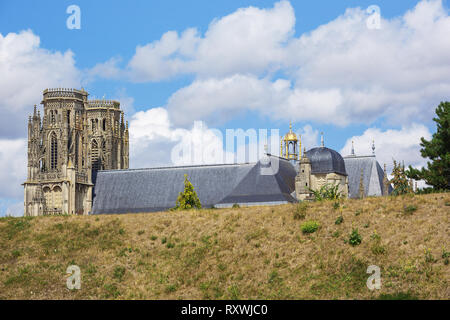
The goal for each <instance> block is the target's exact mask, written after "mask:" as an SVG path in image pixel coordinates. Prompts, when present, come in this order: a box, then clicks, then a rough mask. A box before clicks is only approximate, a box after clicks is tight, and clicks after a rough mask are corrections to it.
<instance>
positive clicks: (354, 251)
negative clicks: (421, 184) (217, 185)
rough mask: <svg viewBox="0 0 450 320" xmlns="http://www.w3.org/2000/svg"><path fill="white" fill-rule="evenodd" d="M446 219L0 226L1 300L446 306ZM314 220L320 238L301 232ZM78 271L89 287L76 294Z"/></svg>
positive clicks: (409, 212)
mask: <svg viewBox="0 0 450 320" xmlns="http://www.w3.org/2000/svg"><path fill="white" fill-rule="evenodd" d="M449 214H450V194H448V193H446V194H431V195H420V196H419V195H415V196H414V195H410V196H403V197H387V198H367V199H364V200H346V201H344V202H343V203H342V204H341V205H340V207H337V206H335V205H334V203H333V202H332V201H325V202H322V203H310V204H308V206H307V207H305V206H303V205H294V204H289V205H282V206H272V207H270V206H267V207H250V208H233V209H209V210H206V209H205V210H196V211H185V212H158V213H150V214H128V215H101V216H53V217H36V218H1V219H0V298H1V299H98V298H100V299H103V298H106V299H353V298H357V299H378V298H385V299H389V298H419V299H448V298H449V297H450V287H449V279H450V265H449V259H450V236H449V235H450V232H449V231H450V230H449V226H450V224H449ZM339 216H342V218H343V219H340V218H339V219H338V217H339ZM308 221H316V222H317V223H318V225H319V227H318V229H317V230H316V231H315V232H313V233H303V232H302V230H301V226H302V225H303V224H304V223H305V222H308ZM340 221H341V223H339V222H340ZM309 224H310V229H304V230H306V231H313V230H314V224H313V223H309ZM311 225H312V228H311ZM353 229H357V230H358V234H359V235H360V236H361V243H360V244H359V245H355V246H352V245H351V244H350V241H349V235H350V233H351V232H352V230H353ZM357 238H358V237H354V239H353V240H355V239H357ZM356 242H357V241H356ZM73 264H75V265H78V266H79V267H80V268H81V278H82V280H81V281H82V283H81V289H80V290H73V291H70V290H68V289H67V288H66V278H67V275H66V269H67V267H68V266H69V265H73ZM369 265H377V266H379V267H380V268H381V279H382V288H381V290H374V291H370V290H369V289H368V288H367V287H366V280H367V278H368V277H369V274H367V273H366V270H367V267H368V266H369Z"/></svg>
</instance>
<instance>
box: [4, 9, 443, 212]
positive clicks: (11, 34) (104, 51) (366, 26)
mask: <svg viewBox="0 0 450 320" xmlns="http://www.w3.org/2000/svg"><path fill="white" fill-rule="evenodd" d="M72 4H76V5H78V6H79V8H80V10H81V29H68V28H67V26H66V20H67V18H68V17H69V16H70V14H68V13H66V9H67V7H68V6H69V5H72ZM371 5H376V6H378V8H379V9H380V15H381V18H380V21H379V24H377V23H376V19H375V20H374V17H375V16H374V15H373V11H372V10H368V8H369V7H370V6H371ZM449 35H450V17H449V6H448V2H446V1H438V0H433V1H376V2H373V1H254V0H253V1H250V0H246V1H243V0H242V1H238V0H233V1H230V0H227V1H222V0H220V1H208V0H195V1H194V0H192V1H172V0H170V1H137V0H134V1H133V0H129V1H126V2H121V3H120V4H119V3H115V2H111V1H76V2H73V1H58V2H55V1H39V2H38V1H33V2H32V1H20V0H19V1H2V2H0V215H4V214H6V213H8V214H21V213H22V212H23V208H22V202H23V187H22V186H21V183H23V182H24V180H25V178H26V124H27V118H28V115H29V114H31V112H32V108H33V105H34V104H39V103H40V101H41V97H42V90H44V89H45V88H49V87H64V88H81V87H84V88H85V89H86V90H87V91H88V92H89V93H90V96H91V98H93V97H96V98H102V97H105V98H107V99H117V100H119V101H120V102H121V104H122V108H123V109H124V110H125V112H126V118H127V119H128V120H129V121H130V138H131V146H130V166H131V167H135V168H136V167H152V166H161V165H173V164H179V163H182V161H181V162H180V161H178V160H176V159H174V150H175V149H176V147H177V146H180V145H183V146H185V145H187V144H189V143H190V142H191V141H194V142H195V143H194V148H195V147H196V145H195V144H199V143H200V144H202V145H221V143H222V141H223V143H224V142H225V139H223V140H222V141H221V139H220V135H221V134H222V135H223V136H225V132H226V130H227V129H239V128H241V129H243V130H248V129H255V130H257V131H258V130H259V129H268V130H270V129H279V130H280V133H281V134H284V133H285V131H287V130H288V127H289V121H292V122H293V127H294V129H295V131H297V133H299V134H301V135H302V141H303V144H304V146H306V147H307V148H311V147H314V146H316V145H318V144H319V140H320V132H322V131H323V132H324V136H325V144H326V146H328V147H330V148H333V149H335V150H338V151H340V152H341V153H342V154H343V155H347V154H349V153H350V148H351V141H352V140H353V141H354V144H355V151H356V153H357V154H370V153H371V149H370V148H371V141H372V140H375V145H376V155H377V159H378V161H379V162H380V163H381V164H383V163H386V164H387V165H388V168H389V167H390V166H391V164H392V159H396V160H400V161H405V164H407V165H408V164H411V165H413V166H415V167H421V166H423V165H424V164H425V163H426V161H425V160H424V159H422V158H421V157H420V153H419V149H420V147H419V142H420V137H425V138H427V139H428V138H430V137H431V134H432V133H433V132H434V130H435V126H434V123H433V121H432V117H433V114H434V109H435V108H436V106H437V105H438V104H439V102H440V101H445V100H449V99H450V77H449V76H448V75H449V74H450V55H449V52H450V36H449ZM263 143H264V141H258V145H259V146H260V148H259V149H260V150H259V153H261V151H262V150H261V149H262V148H261V145H262V144H263ZM240 147H242V146H237V147H236V148H237V149H239V148H240ZM237 149H236V150H237ZM225 151H226V152H224V154H227V155H229V152H228V151H229V150H225ZM197 160H198V161H199V162H202V161H203V162H205V161H208V159H197ZM216 160H217V159H216Z"/></svg>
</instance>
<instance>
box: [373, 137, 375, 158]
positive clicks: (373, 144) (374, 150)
mask: <svg viewBox="0 0 450 320" xmlns="http://www.w3.org/2000/svg"><path fill="white" fill-rule="evenodd" d="M372 154H373V155H375V140H372Z"/></svg>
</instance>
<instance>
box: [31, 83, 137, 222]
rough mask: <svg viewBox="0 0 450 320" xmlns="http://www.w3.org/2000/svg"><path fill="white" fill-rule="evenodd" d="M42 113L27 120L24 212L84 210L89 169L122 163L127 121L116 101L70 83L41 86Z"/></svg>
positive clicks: (87, 209) (125, 160)
mask: <svg viewBox="0 0 450 320" xmlns="http://www.w3.org/2000/svg"><path fill="white" fill-rule="evenodd" d="M41 104H42V105H43V108H44V112H43V117H42V118H41V115H40V112H39V111H37V108H36V106H35V107H34V112H33V116H32V117H30V118H29V120H28V174H27V181H25V183H24V188H25V195H24V206H25V207H24V213H25V216H38V215H46V214H89V212H90V211H91V207H92V187H93V184H92V175H93V173H95V171H96V170H101V169H126V168H128V157H129V156H128V145H129V140H128V124H126V125H125V124H124V117H123V111H121V110H120V104H119V102H117V101H109V100H91V101H90V100H88V93H87V92H86V91H84V89H82V90H76V89H46V90H44V92H43V100H42V102H41Z"/></svg>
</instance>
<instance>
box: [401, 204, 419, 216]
mask: <svg viewBox="0 0 450 320" xmlns="http://www.w3.org/2000/svg"><path fill="white" fill-rule="evenodd" d="M416 210H417V206H415V205H409V206H405V207H404V208H403V213H404V214H405V215H412V214H413V212H414V211H416Z"/></svg>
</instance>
